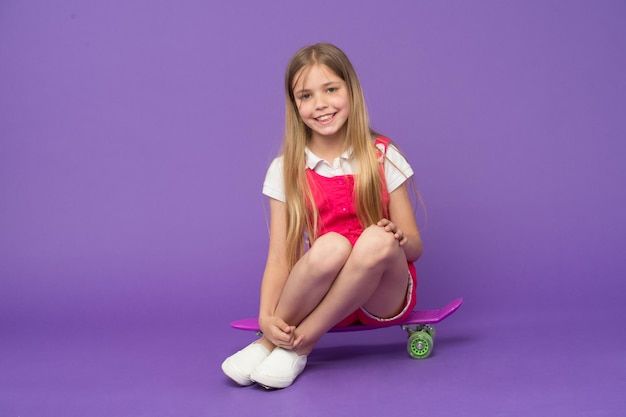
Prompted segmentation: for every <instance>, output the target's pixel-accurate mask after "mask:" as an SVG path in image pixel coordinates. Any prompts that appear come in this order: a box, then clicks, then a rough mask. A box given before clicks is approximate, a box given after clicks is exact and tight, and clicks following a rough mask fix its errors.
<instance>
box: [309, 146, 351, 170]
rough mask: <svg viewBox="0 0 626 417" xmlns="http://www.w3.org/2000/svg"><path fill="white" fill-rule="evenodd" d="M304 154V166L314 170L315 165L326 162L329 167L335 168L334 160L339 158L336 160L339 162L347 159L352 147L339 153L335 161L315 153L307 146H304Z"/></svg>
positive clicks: (349, 156) (349, 157)
mask: <svg viewBox="0 0 626 417" xmlns="http://www.w3.org/2000/svg"><path fill="white" fill-rule="evenodd" d="M304 155H305V158H304V159H305V161H306V167H307V168H309V169H311V170H315V167H317V166H318V165H319V164H323V163H326V164H327V165H328V166H330V167H331V168H336V167H335V166H334V164H335V161H337V160H338V159H340V160H339V161H338V162H339V163H340V164H341V162H342V160H343V161H349V160H350V159H351V158H352V148H350V149H348V150H346V151H344V152H343V153H342V154H341V155H339V158H336V159H335V161H333V162H332V163H330V162H328V161H327V160H325V159H322V158H320V157H319V156H317V155H315V154H314V153H313V151H312V150H310V149H309V148H308V147H306V148H304Z"/></svg>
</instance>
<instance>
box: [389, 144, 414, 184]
mask: <svg viewBox="0 0 626 417" xmlns="http://www.w3.org/2000/svg"><path fill="white" fill-rule="evenodd" d="M385 156H386V158H385V162H384V164H385V180H386V181H387V191H388V192H390V193H391V192H392V191H394V190H395V189H396V188H398V187H399V186H401V185H402V184H404V182H405V181H406V180H408V179H409V178H411V177H412V176H413V168H411V165H410V164H409V162H408V161H407V160H406V158H405V157H404V156H402V154H401V153H400V151H399V150H398V148H396V147H395V146H393V145H392V144H389V145H388V146H387V152H386V153H385Z"/></svg>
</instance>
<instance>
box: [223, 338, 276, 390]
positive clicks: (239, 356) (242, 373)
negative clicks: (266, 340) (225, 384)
mask: <svg viewBox="0 0 626 417" xmlns="http://www.w3.org/2000/svg"><path fill="white" fill-rule="evenodd" d="M269 354H270V351H269V350H268V349H267V348H266V347H265V346H263V345H262V344H260V343H256V342H255V343H252V344H251V345H248V346H246V347H245V348H243V349H241V350H240V351H239V352H237V353H235V354H234V355H231V356H229V357H228V358H226V360H225V361H224V362H223V363H222V371H224V373H225V374H226V376H228V377H229V378H230V379H232V380H233V381H235V382H236V383H238V384H239V385H243V386H248V385H252V384H253V383H254V381H252V380H251V379H250V374H251V373H252V371H254V369H255V368H256V367H257V366H259V364H260V363H261V362H263V361H264V360H265V358H267V357H268V355H269Z"/></svg>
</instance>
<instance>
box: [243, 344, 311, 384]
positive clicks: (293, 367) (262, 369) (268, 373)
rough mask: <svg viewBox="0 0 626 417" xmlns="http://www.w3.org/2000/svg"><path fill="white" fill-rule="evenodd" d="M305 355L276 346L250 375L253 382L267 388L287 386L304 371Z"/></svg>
mask: <svg viewBox="0 0 626 417" xmlns="http://www.w3.org/2000/svg"><path fill="white" fill-rule="evenodd" d="M306 361H307V355H298V354H297V353H296V352H294V351H292V350H286V349H282V348H278V347H277V348H276V349H274V350H273V351H272V353H270V355H269V356H268V357H267V359H265V360H264V361H263V362H262V363H261V364H260V365H259V366H257V367H256V369H255V370H254V371H253V372H252V375H250V378H251V379H252V380H253V381H254V382H258V383H259V384H261V385H263V386H264V387H267V388H287V387H288V386H289V385H291V384H292V383H293V381H295V380H296V378H297V377H298V375H300V374H301V373H302V371H304V367H305V366H306Z"/></svg>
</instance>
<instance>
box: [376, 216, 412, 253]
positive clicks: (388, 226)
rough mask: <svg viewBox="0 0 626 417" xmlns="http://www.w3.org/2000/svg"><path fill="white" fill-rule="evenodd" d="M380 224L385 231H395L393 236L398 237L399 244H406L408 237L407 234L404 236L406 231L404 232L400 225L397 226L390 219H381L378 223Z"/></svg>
mask: <svg viewBox="0 0 626 417" xmlns="http://www.w3.org/2000/svg"><path fill="white" fill-rule="evenodd" d="M377 225H378V226H380V227H382V228H384V229H385V231H387V232H389V233H393V237H395V238H396V240H397V241H398V244H399V245H400V246H402V245H404V244H405V243H406V242H407V241H408V239H407V237H406V236H404V233H403V232H402V230H400V229H399V228H398V226H396V225H395V224H393V223H392V222H391V220H388V219H381V220H380V221H379V222H378V223H377Z"/></svg>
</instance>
